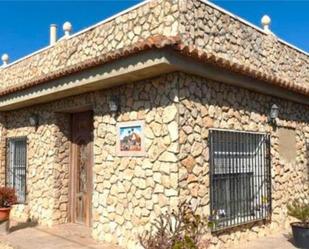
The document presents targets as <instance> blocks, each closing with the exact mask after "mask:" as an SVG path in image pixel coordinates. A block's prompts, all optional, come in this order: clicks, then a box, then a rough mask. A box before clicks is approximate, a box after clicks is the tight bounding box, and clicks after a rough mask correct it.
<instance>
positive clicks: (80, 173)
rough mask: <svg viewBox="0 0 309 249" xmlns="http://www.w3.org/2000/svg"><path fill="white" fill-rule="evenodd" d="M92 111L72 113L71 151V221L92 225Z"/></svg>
mask: <svg viewBox="0 0 309 249" xmlns="http://www.w3.org/2000/svg"><path fill="white" fill-rule="evenodd" d="M92 142H93V115H92V112H90V111H87V112H80V113H74V114H72V151H71V174H70V175H71V177H70V178H71V184H70V185H71V191H70V192H71V198H70V200H71V207H70V209H71V215H70V216H71V221H72V222H75V223H81V224H85V225H86V226H90V225H91V197H92V189H93V185H92V165H93V151H92V145H93V143H92Z"/></svg>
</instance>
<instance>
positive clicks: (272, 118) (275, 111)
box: [268, 104, 279, 125]
mask: <svg viewBox="0 0 309 249" xmlns="http://www.w3.org/2000/svg"><path fill="white" fill-rule="evenodd" d="M278 115H279V107H278V106H277V105H276V104H273V105H272V106H271V108H270V113H269V117H268V122H269V123H271V124H272V125H276V124H277V121H276V119H277V118H278Z"/></svg>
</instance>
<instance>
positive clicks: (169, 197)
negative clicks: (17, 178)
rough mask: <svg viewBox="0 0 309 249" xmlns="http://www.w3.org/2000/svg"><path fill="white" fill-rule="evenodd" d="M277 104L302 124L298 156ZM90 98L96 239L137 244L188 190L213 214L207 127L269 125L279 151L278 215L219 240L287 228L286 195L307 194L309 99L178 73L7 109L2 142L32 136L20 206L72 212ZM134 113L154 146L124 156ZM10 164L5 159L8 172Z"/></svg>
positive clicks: (215, 240) (46, 213)
mask: <svg viewBox="0 0 309 249" xmlns="http://www.w3.org/2000/svg"><path fill="white" fill-rule="evenodd" d="M112 95H118V96H121V104H120V113H119V114H118V115H114V114H111V113H110V111H109V107H108V99H109V97H110V96H112ZM273 103H276V104H277V105H278V106H279V107H280V116H279V120H278V125H279V126H280V127H286V128H290V129H293V130H295V134H296V143H297V156H296V158H295V161H294V162H292V163H287V162H285V161H284V160H282V157H281V156H280V154H279V149H278V147H279V146H278V143H279V142H278V139H279V138H278V131H276V130H274V129H273V128H272V127H271V126H270V125H269V124H268V122H267V115H268V113H269V108H270V106H271V104H273ZM85 106H88V107H89V106H91V109H92V110H93V112H94V120H93V124H94V145H93V146H94V147H93V151H94V165H93V187H94V190H93V197H92V235H93V237H94V238H95V239H96V240H105V241H108V242H114V243H118V244H120V245H122V246H124V247H128V248H136V247H137V244H136V243H137V235H138V234H139V233H141V232H142V231H144V230H145V229H148V228H149V227H150V223H151V221H152V220H153V219H155V218H156V217H158V215H159V214H160V213H162V212H165V211H167V210H171V209H175V208H176V207H177V204H178V203H179V202H180V201H181V200H183V199H190V200H191V201H193V202H195V203H197V204H199V206H200V209H199V211H200V212H201V213H203V214H205V215H209V187H210V186H209V148H208V143H207V141H208V135H209V128H222V129H232V130H239V131H259V132H269V133H270V134H271V155H272V163H271V170H272V196H273V200H272V201H273V212H272V222H271V223H268V224H263V223H258V224H250V225H245V226H239V227H237V228H234V229H232V230H227V231H225V232H222V233H220V234H219V235H214V236H211V237H210V238H211V240H212V246H213V247H214V248H224V247H227V246H229V245H230V244H234V243H239V242H241V241H243V240H247V239H250V238H253V237H257V236H262V235H265V234H269V233H270V232H272V231H276V230H279V229H282V228H283V227H284V226H285V225H286V224H287V222H288V218H287V215H286V208H285V206H286V203H287V202H289V201H290V200H291V198H292V197H297V196H304V195H305V194H306V193H307V194H309V186H308V182H309V179H308V177H309V174H308V162H309V159H308V143H309V119H308V115H306V113H308V112H309V108H308V106H303V105H300V104H296V103H292V102H289V101H285V100H283V99H278V98H274V97H270V96H266V95H263V94H259V93H255V92H250V91H248V90H245V89H240V88H237V87H234V86H230V85H226V84H223V83H220V82H213V81H211V80H208V79H205V78H201V77H197V76H193V75H188V74H185V73H177V72H176V73H170V74H166V75H162V76H160V77H157V78H153V79H149V80H144V81H140V82H135V83H132V84H127V85H123V86H121V87H116V88H111V89H108V90H102V91H96V92H91V93H88V94H83V95H79V96H73V97H69V98H66V99H61V100H58V101H55V102H51V103H46V104H41V105H37V106H33V107H29V108H24V109H20V110H16V111H10V112H6V113H4V114H3V117H2V118H3V120H4V121H3V123H2V124H1V127H3V128H2V132H1V141H6V139H7V138H10V137H16V136H27V141H28V148H27V150H28V153H27V156H28V159H27V162H28V165H27V205H24V206H23V205H19V206H17V207H16V211H13V215H15V216H17V217H18V216H21V214H20V212H19V211H22V212H27V215H28V216H29V217H30V218H32V219H35V220H37V221H38V222H39V223H40V224H44V225H54V224H59V223H65V222H67V221H68V220H69V216H68V214H69V212H68V192H69V167H70V160H69V155H70V122H69V121H70V114H69V113H68V110H71V111H72V110H74V109H76V108H79V107H80V108H82V107H85ZM33 113H35V114H37V115H38V116H39V125H38V127H37V128H35V127H32V126H31V125H30V123H29V117H30V115H31V114H33ZM136 120H144V121H145V147H146V155H145V156H143V157H119V156H117V154H116V138H117V136H116V124H117V123H118V122H122V121H136ZM2 148H4V149H5V143H2ZM2 153H3V152H2ZM4 154H5V153H4ZM4 169H5V163H3V162H2V166H1V172H4ZM1 181H2V182H3V181H4V179H3V178H1ZM207 236H208V237H209V236H210V235H207Z"/></svg>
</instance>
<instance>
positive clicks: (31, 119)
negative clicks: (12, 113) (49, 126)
mask: <svg viewBox="0 0 309 249" xmlns="http://www.w3.org/2000/svg"><path fill="white" fill-rule="evenodd" d="M29 122H30V125H31V126H34V127H37V126H38V125H39V116H38V115H37V114H31V115H30V117H29Z"/></svg>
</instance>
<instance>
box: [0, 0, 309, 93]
mask: <svg viewBox="0 0 309 249" xmlns="http://www.w3.org/2000/svg"><path fill="white" fill-rule="evenodd" d="M156 35H161V36H167V37H170V36H178V37H179V38H180V41H179V42H180V43H184V44H185V45H192V47H193V48H197V49H201V50H202V51H204V52H207V54H212V55H213V56H215V57H219V58H223V59H226V60H227V61H229V62H231V64H233V63H237V64H239V65H245V66H250V67H252V68H251V69H252V70H256V71H258V72H260V73H265V72H266V73H267V75H270V76H271V77H276V78H279V79H283V80H286V81H287V82H289V83H291V84H296V85H297V86H302V87H304V88H306V89H308V84H309V77H308V73H307V72H308V70H309V59H308V58H309V57H308V54H305V53H302V52H300V51H298V50H296V49H294V48H292V47H290V46H288V45H286V44H284V43H282V42H281V41H279V40H278V39H277V38H276V37H275V36H273V35H267V34H265V33H263V32H261V31H260V30H258V29H255V28H253V27H252V26H250V25H248V24H246V23H244V22H241V21H240V20H238V19H237V18H235V17H232V16H230V15H228V14H226V13H224V12H222V11H220V10H218V9H217V8H214V7H213V6H212V5H209V4H207V3H205V2H203V1H201V0H193V1H191V0H153V1H150V2H146V3H144V4H142V5H140V6H138V7H137V8H135V9H133V10H131V11H129V12H126V13H124V14H122V15H119V16H117V17H115V18H114V19H111V20H109V21H107V22H104V23H102V24H100V25H97V26H95V27H93V28H90V29H88V30H87V31H85V32H82V33H79V34H78V35H75V36H74V37H70V38H68V39H61V40H59V41H58V42H57V43H56V44H55V45H53V46H51V47H48V48H47V49H44V50H43V51H41V52H38V53H35V54H33V55H31V56H29V57H27V58H24V59H22V60H21V61H18V62H17V63H15V64H12V65H8V66H6V67H3V68H1V69H0V82H1V85H0V94H1V95H2V94H3V95H5V94H8V91H9V90H10V89H15V90H14V91H18V90H20V89H21V88H20V87H21V86H26V85H27V86H29V85H31V83H33V82H36V81H40V80H41V81H44V80H43V79H45V81H48V80H50V77H51V76H52V75H53V76H57V75H61V72H62V71H63V70H66V69H67V68H70V70H71V69H72V70H73V69H74V68H79V66H80V65H81V64H82V63H85V62H86V64H87V63H88V64H91V63H90V62H91V61H95V60H97V59H98V58H99V57H100V56H102V55H104V56H106V57H108V55H109V54H111V53H112V52H115V51H118V52H121V51H124V50H125V49H126V48H127V47H129V46H132V45H133V44H136V43H137V42H140V41H145V40H146V39H148V38H150V37H153V36H156ZM111 59H112V58H111ZM291 65H293V66H292V67H291ZM70 70H69V71H70ZM72 70H71V71H72ZM68 73H70V72H68ZM71 73H72V72H71ZM283 87H284V86H283ZM12 91H13V90H12Z"/></svg>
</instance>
